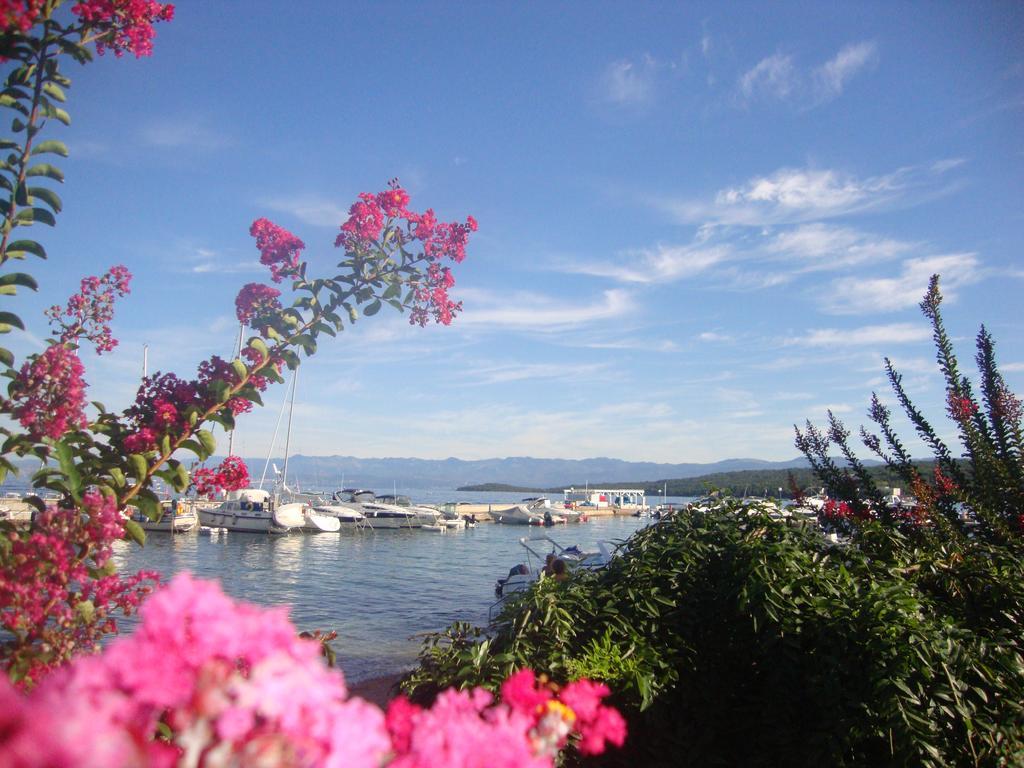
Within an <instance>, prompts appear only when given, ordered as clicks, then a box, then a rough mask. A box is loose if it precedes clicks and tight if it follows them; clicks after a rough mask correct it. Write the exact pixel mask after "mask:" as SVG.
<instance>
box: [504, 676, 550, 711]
mask: <svg viewBox="0 0 1024 768" xmlns="http://www.w3.org/2000/svg"><path fill="white" fill-rule="evenodd" d="M551 698H552V693H551V690H550V689H549V688H545V687H541V688H538V687H537V678H536V676H535V675H534V674H533V670H532V669H520V670H519V671H518V672H513V673H512V674H511V675H509V677H508V679H507V680H505V682H504V683H502V684H501V700H502V701H504V702H505V703H506V704H508V705H509V706H510V707H512V709H515V710H517V711H519V712H523V713H525V714H528V715H536V714H537V713H538V712H542V711H543V710H544V705H545V704H547V702H548V701H550V700H551Z"/></svg>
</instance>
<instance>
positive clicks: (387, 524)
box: [334, 488, 422, 529]
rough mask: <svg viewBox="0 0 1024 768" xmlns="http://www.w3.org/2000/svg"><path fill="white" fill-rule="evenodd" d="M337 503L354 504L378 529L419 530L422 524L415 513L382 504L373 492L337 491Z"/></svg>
mask: <svg viewBox="0 0 1024 768" xmlns="http://www.w3.org/2000/svg"><path fill="white" fill-rule="evenodd" d="M334 499H335V502H341V503H342V504H354V505H355V506H356V507H357V508H358V510H359V511H360V512H361V513H362V514H363V517H364V518H365V520H366V524H367V525H368V526H370V527H371V528H373V529H378V528H419V527H421V525H422V524H421V523H420V521H419V517H418V516H417V515H416V513H415V512H413V511H412V510H409V509H405V508H403V507H395V506H392V505H390V504H381V503H380V502H379V501H377V497H376V495H375V494H374V492H373V491H366V490H362V489H358V488H347V489H345V490H343V491H336V492H335V494H334Z"/></svg>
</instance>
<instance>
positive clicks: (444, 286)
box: [409, 262, 462, 328]
mask: <svg viewBox="0 0 1024 768" xmlns="http://www.w3.org/2000/svg"><path fill="white" fill-rule="evenodd" d="M454 285H455V278H454V277H453V276H452V271H451V270H450V269H448V267H442V266H441V265H440V264H437V263H436V262H435V263H433V264H431V265H430V266H429V267H427V279H426V282H424V283H420V284H419V285H417V286H416V288H415V289H414V290H413V296H414V297H415V299H416V303H415V304H414V305H413V308H412V310H411V312H410V315H409V322H410V324H414V325H419V326H420V327H421V328H422V327H423V326H425V325H426V324H427V322H428V321H429V320H430V318H431V317H433V318H434V321H435V322H437V323H440V324H441V325H451V323H452V320H453V319H454V317H455V313H456V312H461V311H462V302H461V301H459V302H454V301H452V300H451V299H450V298H449V297H448V289H449V288H451V287H452V286H454Z"/></svg>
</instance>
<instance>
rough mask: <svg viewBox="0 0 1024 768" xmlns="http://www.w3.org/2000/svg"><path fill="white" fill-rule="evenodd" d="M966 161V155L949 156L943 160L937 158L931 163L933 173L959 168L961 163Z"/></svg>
mask: <svg viewBox="0 0 1024 768" xmlns="http://www.w3.org/2000/svg"><path fill="white" fill-rule="evenodd" d="M966 162H967V158H966V157H949V158H946V159H945V160H937V161H935V162H934V163H932V171H933V172H934V173H946V171H951V170H953V169H954V168H959V167H960V166H961V165H963V164H964V163H966Z"/></svg>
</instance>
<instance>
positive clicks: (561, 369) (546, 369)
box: [460, 363, 608, 385]
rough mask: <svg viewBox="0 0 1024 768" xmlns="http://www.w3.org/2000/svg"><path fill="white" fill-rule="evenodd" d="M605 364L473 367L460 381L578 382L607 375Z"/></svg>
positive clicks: (477, 382) (535, 364)
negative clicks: (588, 377) (581, 379)
mask: <svg viewBox="0 0 1024 768" xmlns="http://www.w3.org/2000/svg"><path fill="white" fill-rule="evenodd" d="M607 371H608V365H607V364H604V363H593V364H589V365H585V364H578V363H577V364H573V365H572V366H565V365H558V364H550V365H549V364H545V363H503V364H500V365H489V366H473V367H472V368H470V369H469V370H468V371H467V372H466V376H465V377H463V378H462V379H460V381H462V383H468V382H469V381H470V380H471V381H472V382H473V383H475V384H486V385H490V384H507V383H509V382H513V381H536V380H544V379H547V380H563V381H576V382H578V381H579V380H580V377H581V376H597V375H603V374H605V373H607Z"/></svg>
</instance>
